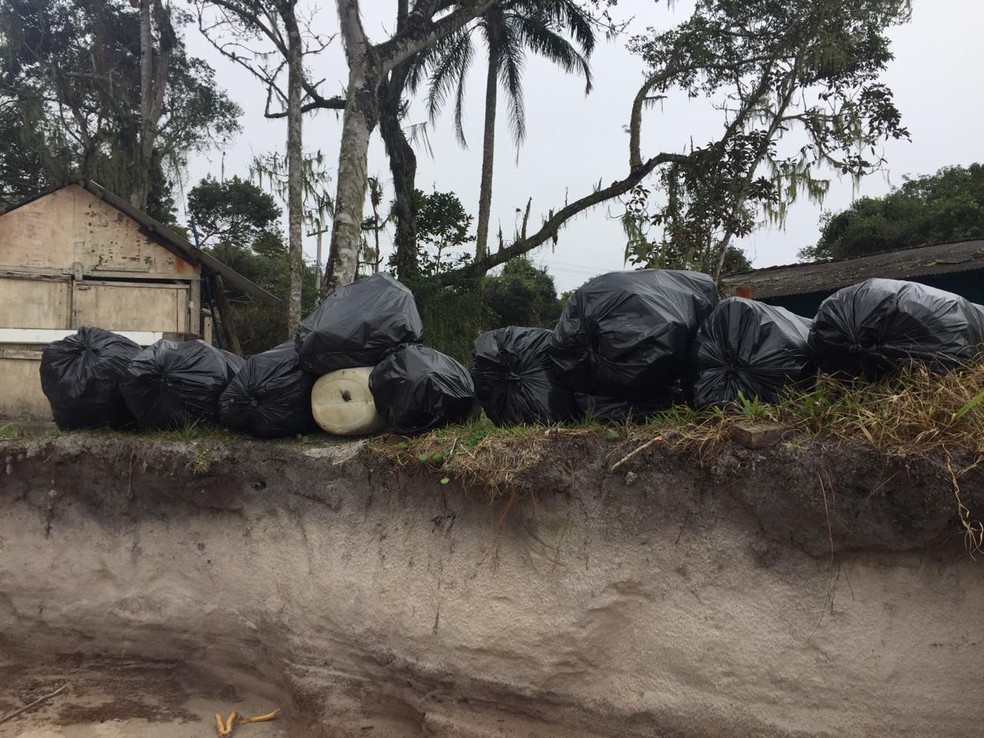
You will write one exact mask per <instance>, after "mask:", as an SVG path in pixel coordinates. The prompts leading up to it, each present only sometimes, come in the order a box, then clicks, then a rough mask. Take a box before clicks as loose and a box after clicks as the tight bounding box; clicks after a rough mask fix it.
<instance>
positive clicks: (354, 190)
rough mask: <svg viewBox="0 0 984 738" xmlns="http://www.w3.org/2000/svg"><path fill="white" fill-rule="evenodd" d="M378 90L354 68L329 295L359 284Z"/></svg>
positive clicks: (340, 158)
mask: <svg viewBox="0 0 984 738" xmlns="http://www.w3.org/2000/svg"><path fill="white" fill-rule="evenodd" d="M360 72H361V73H360ZM374 88H375V85H373V84H372V83H370V82H369V81H367V79H366V75H365V73H364V66H363V69H362V70H358V69H353V70H352V72H351V73H350V74H349V88H348V100H347V102H346V105H345V117H344V121H343V123H342V140H341V145H340V151H339V155H338V187H337V188H336V190H335V218H334V220H333V221H332V227H331V246H330V250H329V253H328V266H327V268H326V269H325V281H324V285H323V292H324V294H325V295H330V294H331V293H332V292H334V291H335V290H337V289H338V288H339V287H342V286H343V285H346V284H350V283H351V282H354V281H355V275H356V269H357V267H358V263H359V244H360V241H361V238H362V220H363V218H362V214H363V210H364V208H365V204H366V183H367V173H366V172H367V159H368V154H369V136H370V134H371V133H372V130H373V128H375V127H376V120H377V107H376V105H377V103H376V91H375V89H374Z"/></svg>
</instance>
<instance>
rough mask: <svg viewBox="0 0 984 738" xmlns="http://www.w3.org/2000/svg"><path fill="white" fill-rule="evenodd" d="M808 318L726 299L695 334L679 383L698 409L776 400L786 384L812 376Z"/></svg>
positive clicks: (765, 306)
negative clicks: (750, 401) (745, 401)
mask: <svg viewBox="0 0 984 738" xmlns="http://www.w3.org/2000/svg"><path fill="white" fill-rule="evenodd" d="M810 322H811V321H810V320H809V319H807V318H802V317H800V316H799V315H795V314H794V313H791V312H789V311H788V310H786V309H785V308H782V307H777V306H775V305H766V304H765V303H764V302H756V301H755V300H747V299H745V298H743V297H729V298H728V299H726V300H722V301H721V302H719V303H718V306H717V307H716V308H714V310H712V311H711V314H710V315H709V316H708V317H707V319H706V320H705V321H704V323H703V324H702V325H701V327H700V331H699V332H698V333H697V338H696V339H695V340H694V343H693V346H692V347H691V349H690V355H689V358H688V360H687V369H686V371H685V372H684V376H683V385H684V390H685V392H686V395H687V397H688V399H689V400H690V402H692V403H693V404H694V405H695V406H697V407H704V406H707V405H726V404H729V403H733V402H736V401H738V395H739V394H741V395H742V396H743V397H745V398H746V399H748V400H751V399H752V398H754V397H758V398H759V399H760V400H762V401H763V402H775V401H776V400H777V399H778V397H779V391H780V390H781V389H782V388H783V387H784V386H786V385H788V384H802V383H804V382H806V381H808V380H809V379H810V378H811V377H813V376H814V374H815V373H816V369H815V367H814V366H813V361H812V359H811V357H810V350H809V348H808V347H807V338H808V337H809V334H810Z"/></svg>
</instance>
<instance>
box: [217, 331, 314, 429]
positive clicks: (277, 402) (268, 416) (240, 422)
mask: <svg viewBox="0 0 984 738" xmlns="http://www.w3.org/2000/svg"><path fill="white" fill-rule="evenodd" d="M317 379H318V378H317V377H316V376H315V375H314V374H308V373H307V372H304V371H301V365H300V362H299V361H298V359H297V349H295V348H294V344H293V342H291V343H287V344H281V345H280V346H277V347H276V348H273V349H270V350H269V351H264V352H263V353H262V354H255V355H254V356H250V357H249V358H248V359H246V363H245V364H243V368H242V369H240V370H239V371H238V372H237V373H236V376H235V377H233V379H232V381H231V382H229V386H228V387H226V388H225V391H224V392H223V393H222V396H221V397H219V420H220V421H221V422H222V425H224V426H226V427H227V428H231V429H232V430H236V431H244V432H246V433H250V434H251V435H254V436H256V437H258V438H285V437H288V436H296V435H298V434H301V433H311V432H314V431H315V430H316V429H317V426H316V425H315V422H314V416H313V415H312V414H311V387H312V386H314V383H315V381H316V380H317Z"/></svg>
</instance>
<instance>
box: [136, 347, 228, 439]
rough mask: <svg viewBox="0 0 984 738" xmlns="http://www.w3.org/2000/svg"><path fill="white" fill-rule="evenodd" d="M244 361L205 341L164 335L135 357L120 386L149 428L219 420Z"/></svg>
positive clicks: (140, 423)
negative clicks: (221, 404)
mask: <svg viewBox="0 0 984 738" xmlns="http://www.w3.org/2000/svg"><path fill="white" fill-rule="evenodd" d="M244 364H245V361H244V360H243V359H242V358H240V357H239V356H236V355H235V354H230V353H229V352H228V351H223V350H222V349H219V348H215V346H211V345H210V344H207V343H205V341H201V340H197V341H169V340H167V339H164V338H162V339H161V340H159V341H157V343H154V344H152V345H151V346H149V347H148V348H146V349H144V350H143V351H141V352H140V353H139V354H137V355H136V356H134V357H133V358H132V359H131V360H130V363H129V365H128V366H127V368H126V372H125V373H124V375H123V381H122V383H121V385H120V390H121V392H122V393H123V399H124V400H125V401H126V405H127V407H128V408H130V412H131V413H133V417H135V418H136V419H137V425H139V426H140V428H142V429H144V430H166V429H174V428H182V427H185V426H189V425H196V424H198V423H215V422H216V421H217V420H218V417H219V397H220V396H221V395H222V392H223V391H224V390H225V388H226V387H227V386H228V385H229V382H231V381H232V378H233V377H234V376H235V375H236V372H238V371H239V370H240V369H242V367H243V365H244Z"/></svg>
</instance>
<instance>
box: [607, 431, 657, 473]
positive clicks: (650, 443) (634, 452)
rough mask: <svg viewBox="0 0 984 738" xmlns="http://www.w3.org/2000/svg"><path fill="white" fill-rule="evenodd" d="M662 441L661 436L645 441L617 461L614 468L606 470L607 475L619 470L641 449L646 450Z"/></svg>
mask: <svg viewBox="0 0 984 738" xmlns="http://www.w3.org/2000/svg"><path fill="white" fill-rule="evenodd" d="M662 440H663V436H661V435H660V436H656V437H655V438H651V439H649V440H648V441H646V442H645V443H644V444H642V445H641V446H639V447H638V448H636V449H634V450H633V451H630V452H629V453H627V454H626V455H625V456H623V457H622V458H621V459H619V460H618V461H617V462H615V465H614V466H612V468H611V469H609V470H608V473H609V474H611V473H612V472H614V471H615V470H616V469H618V468H619V467H620V466H622V464H624V463H625V462H626V461H628V460H629V459H631V458H632V457H633V456H635V455H636V454H637V453H639V452H640V451H642V450H643V449H646V448H649V447H650V446H652V445H653V444H654V443H657V442H659V441H662Z"/></svg>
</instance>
